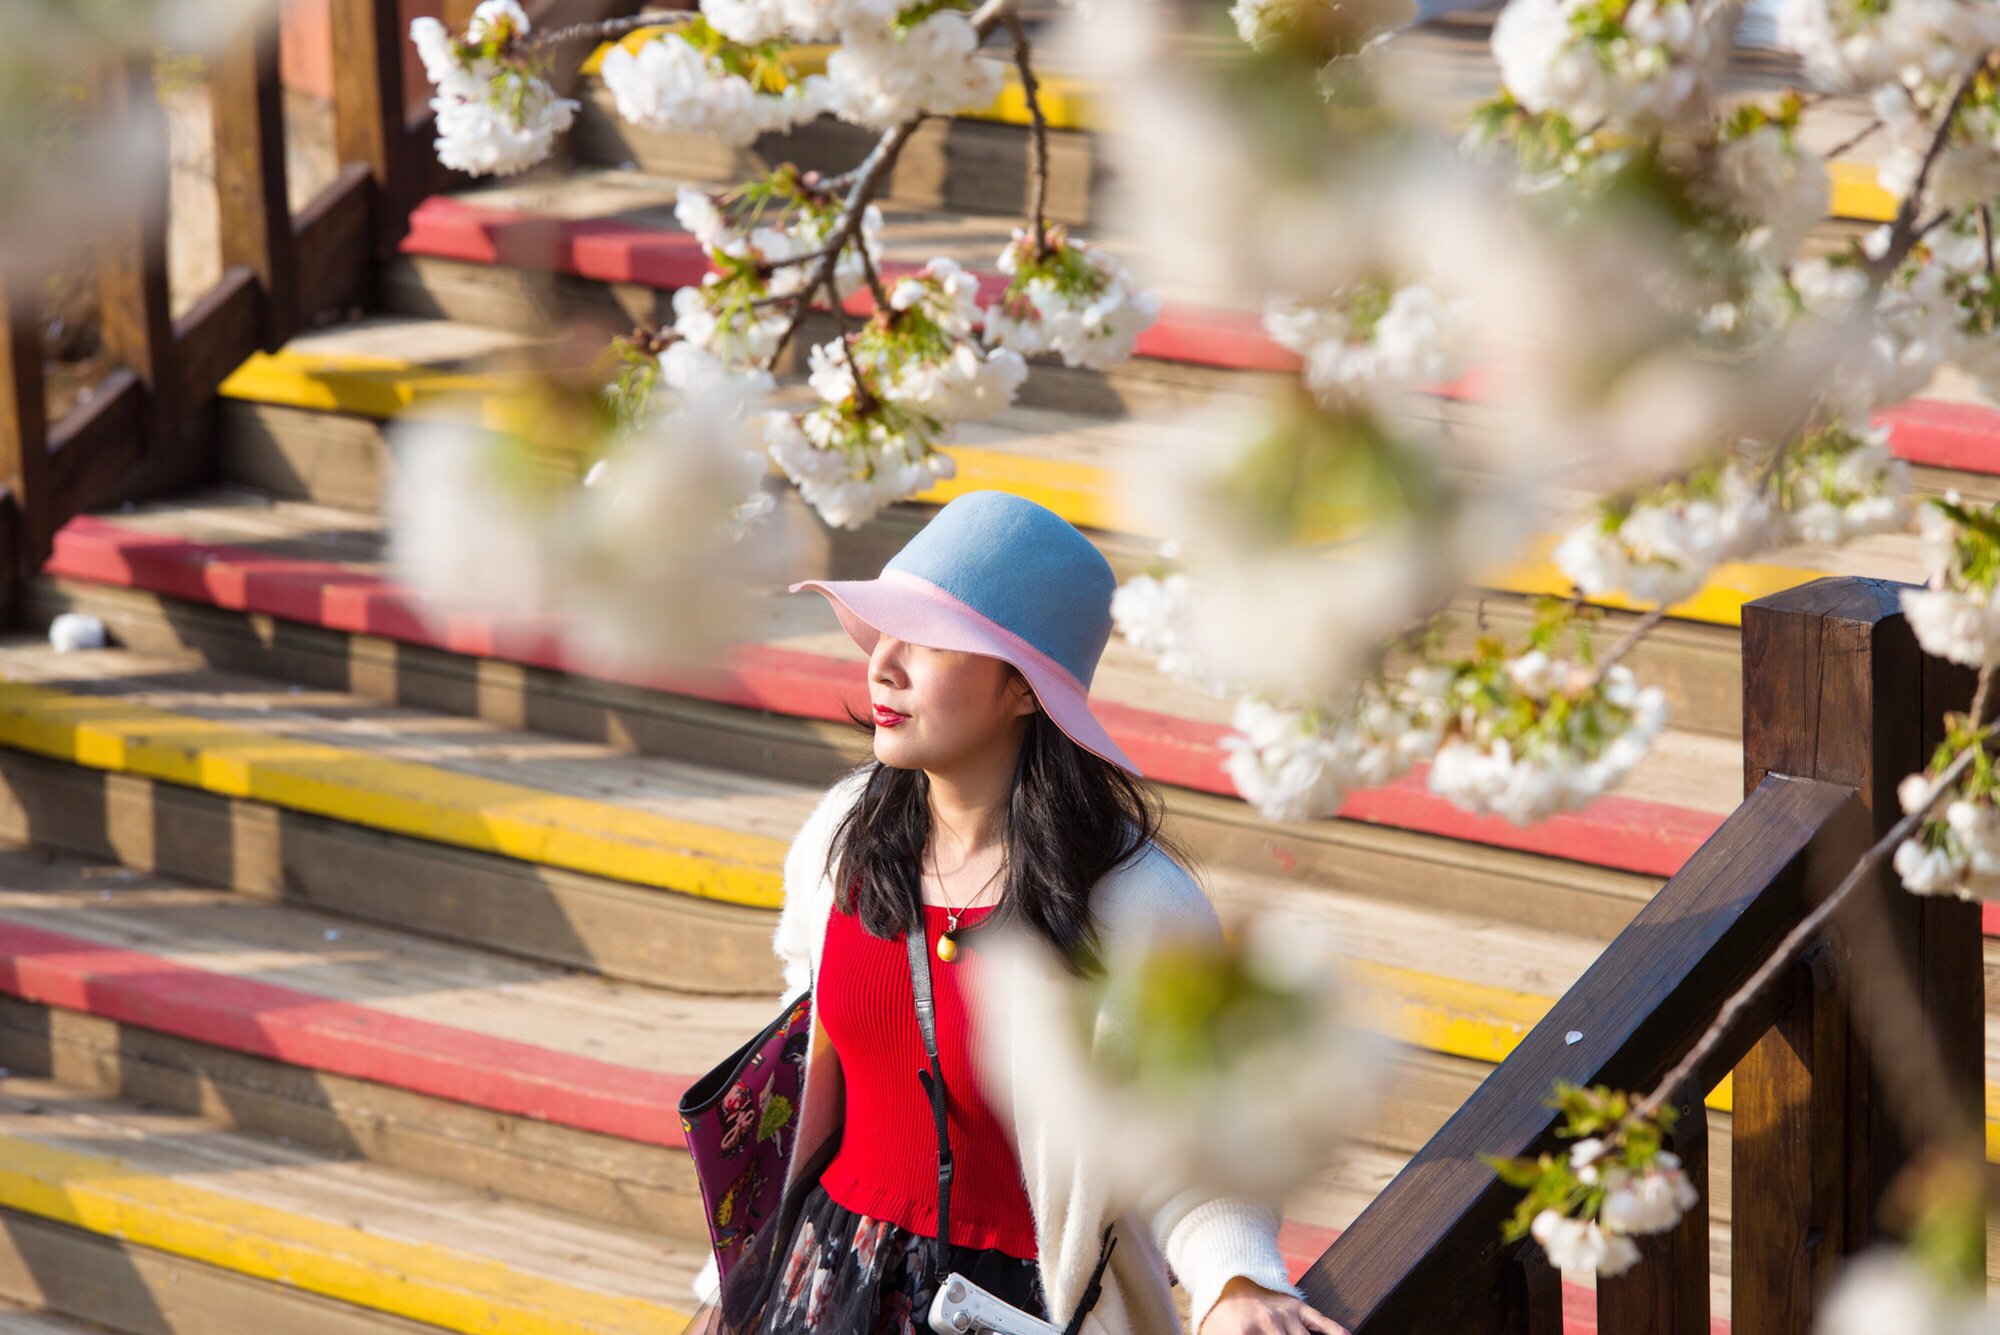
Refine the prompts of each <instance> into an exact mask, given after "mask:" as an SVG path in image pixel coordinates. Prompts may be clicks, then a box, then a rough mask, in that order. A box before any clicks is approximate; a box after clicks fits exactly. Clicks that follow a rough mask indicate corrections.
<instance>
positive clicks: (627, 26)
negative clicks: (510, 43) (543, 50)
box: [523, 10, 691, 47]
mask: <svg viewBox="0 0 2000 1335" xmlns="http://www.w3.org/2000/svg"><path fill="white" fill-rule="evenodd" d="M685 17H691V14H690V13H689V11H687V10H670V11H660V10H646V11H644V12H643V13H638V14H627V15H626V16H625V17H623V18H616V19H601V20H599V21H598V22H596V23H572V24H570V25H569V26H568V27H565V28H550V29H548V30H546V31H543V32H531V33H529V34H528V35H527V37H526V38H524V39H523V40H524V41H525V42H526V43H527V44H528V45H529V46H533V47H548V46H562V45H564V44H566V43H569V42H608V41H611V40H612V39H613V38H617V37H623V36H624V35H625V34H626V33H628V32H637V31H638V30H639V29H641V28H663V27H670V26H672V25H673V24H674V23H676V22H679V21H681V20H682V19H683V18H685Z"/></svg>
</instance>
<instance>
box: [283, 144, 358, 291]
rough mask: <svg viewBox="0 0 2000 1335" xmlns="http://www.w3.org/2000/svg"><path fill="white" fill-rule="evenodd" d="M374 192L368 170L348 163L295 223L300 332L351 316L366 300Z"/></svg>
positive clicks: (295, 259)
mask: <svg viewBox="0 0 2000 1335" xmlns="http://www.w3.org/2000/svg"><path fill="white" fill-rule="evenodd" d="M374 190H375V183H374V177H373V176H372V175H371V173H370V169H369V167H368V164H366V163H364V162H350V163H348V164H347V165H346V166H345V167H342V168H341V169H340V174H339V175H338V176H336V177H334V178H333V182H332V183H331V184H330V185H328V186H327V187H326V189H324V190H322V191H320V193H319V194H318V196H317V197H315V198H314V199H313V201H312V202H311V203H310V204H308V205H306V206H305V207H304V208H303V209H300V210H299V213H298V217H296V218H295V219H293V221H292V227H293V232H294V235H295V237H296V240H295V243H294V246H293V251H292V254H293V262H294V264H295V266H296V269H297V273H298V313H299V325H300V327H302V328H303V327H307V326H310V325H311V324H313V323H314V322H315V321H317V320H321V319H337V318H341V317H344V316H347V315H348V314H349V313H351V312H353V311H354V310H356V309H357V308H358V307H359V306H360V305H361V304H362V302H363V300H364V299H365V298H366V297H367V296H368V288H369V277H370V273H371V269H372V266H371V264H370V262H369V261H370V241H371V238H370V234H369V227H370V225H371V219H370V207H371V204H370V201H371V200H372V199H373V197H374Z"/></svg>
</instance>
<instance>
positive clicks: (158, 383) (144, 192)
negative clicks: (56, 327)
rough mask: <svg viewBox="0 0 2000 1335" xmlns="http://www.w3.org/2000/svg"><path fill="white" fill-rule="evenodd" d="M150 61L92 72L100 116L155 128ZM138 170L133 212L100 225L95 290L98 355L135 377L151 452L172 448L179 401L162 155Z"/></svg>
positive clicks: (142, 57) (136, 59) (147, 55)
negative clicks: (142, 174) (141, 174)
mask: <svg viewBox="0 0 2000 1335" xmlns="http://www.w3.org/2000/svg"><path fill="white" fill-rule="evenodd" d="M152 61H153V56H152V52H151V50H150V49H148V50H146V51H144V52H142V53H140V54H138V55H135V56H132V57H130V58H129V59H127V60H126V61H125V62H123V63H120V64H115V65H110V66H105V67H102V68H100V69H99V70H98V71H97V73H96V75H95V77H94V80H93V84H92V93H93V97H94V100H95V103H96V106H97V108H98V113H99V115H100V117H101V118H104V119H107V120H111V121H113V122H115V123H116V122H122V123H127V124H133V125H144V124H147V123H154V124H157V122H158V120H159V116H160V112H159V104H158V102H157V101H156V100H155V98H154V94H153V75H152ZM161 134H162V138H161V142H164V141H165V140H164V132H163V131H162V132H161ZM135 170H136V168H135ZM146 170H147V171H148V172H149V174H150V176H151V178H152V179H148V180H143V181H140V182H138V183H136V185H135V187H134V193H135V194H136V196H137V197H138V199H139V201H140V202H139V204H138V205H137V206H136V211H135V213H134V214H133V215H132V216H129V217H125V218H113V219H107V220H106V221H105V224H104V227H103V230H102V232H101V233H100V237H99V241H98V248H97V286H98V319H99V321H100V324H101V327H102V337H103V340H104V347H105V350H106V351H107V352H109V353H110V354H111V356H112V357H114V358H116V359H117V360H118V361H119V362H120V363H122V364H123V365H124V366H125V367H127V368H128V369H129V370H130V371H131V372H132V373H133V374H134V375H135V376H137V377H138V378H139V382H140V385H141V387H142V388H143V390H144V398H143V400H142V409H143V411H142V412H141V413H140V414H139V418H140V421H141V422H142V423H143V425H144V428H145V446H144V447H145V448H146V449H148V450H154V449H164V448H165V447H166V446H168V445H169V444H171V443H172V441H173V439H174V435H175V433H176V431H177V429H178V427H179V425H180V420H181V413H182V411H183V407H184V403H185V401H184V400H183V398H182V397H181V393H180V390H181V385H180V379H179V367H178V365H177V363H176V361H175V358H174V350H175V349H174V328H173V316H172V308H171V306H170V305H169V299H168V294H167V215H166V209H167V163H166V159H165V157H164V156H162V157H161V158H160V159H159V161H158V162H157V163H156V164H154V165H152V166H151V167H149V168H147V169H146Z"/></svg>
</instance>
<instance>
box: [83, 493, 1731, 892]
mask: <svg viewBox="0 0 2000 1335" xmlns="http://www.w3.org/2000/svg"><path fill="white" fill-rule="evenodd" d="M229 508H231V509H233V510H238V511H242V510H245V509H246V507H241V506H237V507H229ZM287 515H289V516H290V518H289V519H287V518H286V516H287ZM300 518H301V516H300V515H299V513H298V511H297V509H296V508H293V507H271V510H270V514H269V516H268V521H267V522H270V523H280V522H286V523H290V522H295V521H297V520H299V519H300ZM202 522H204V521H202V519H201V517H200V514H199V513H198V512H197V510H196V509H194V508H187V509H175V510H171V511H165V510H163V511H155V512H153V513H151V514H145V513H137V514H134V515H131V516H120V519H119V522H118V523H117V524H112V523H108V522H104V521H95V520H93V521H89V523H88V524H72V525H71V526H70V528H69V529H68V530H66V531H65V533H64V535H63V537H62V539H61V541H60V543H59V550H58V554H57V556H56V558H55V559H54V560H53V561H52V562H51V564H50V566H49V567H48V569H49V570H50V571H51V572H52V573H54V574H56V575H57V576H58V577H59V578H63V579H66V580H69V581H72V582H74V583H75V584H76V585H78V586H80V585H81V583H82V582H84V581H88V582H91V583H97V584H105V583H111V584H118V585H122V586H125V587H128V588H129V587H138V588H142V589H145V590H146V591H148V592H157V593H162V594H165V595H167V596H170V597H178V598H181V599H183V600H186V601H190V602H194V601H199V602H206V603H210V604H219V605H221V606H225V607H229V608H230V609H231V610H235V611H242V612H250V613H264V614H267V615H272V616H277V617H282V618H285V619H287V620H307V621H310V622H312V623H314V624H319V625H322V626H325V627H327V628H328V629H337V630H341V631H345V632H347V633H350V634H352V633H356V632H358V633H361V634H363V635H371V636H382V637H384V638H388V639H393V640H395V641H397V642H398V644H399V645H400V644H405V643H416V644H421V645H425V646H427V647H434V648H444V649H447V650H450V651H453V652H459V653H464V654H468V655H471V656H480V657H485V658H489V659H492V658H506V659H511V660H512V661H514V662H515V663H517V664H520V665H521V666H524V667H533V668H547V669H554V670H558V671H565V672H572V673H579V672H580V673H591V665H589V664H586V663H583V662H580V661H578V660H576V659H574V658H573V657H570V656H567V655H566V654H565V653H564V651H563V650H562V648H561V645H560V643H559V642H557V641H555V640H553V639H552V638H551V637H550V635H549V634H548V633H547V632H548V628H547V627H546V626H544V625H532V624H531V625H518V624H515V625H508V624H500V623H493V624H487V623H481V622H478V621H477V619H470V618H455V619H454V620H453V621H452V622H451V623H450V624H449V625H446V626H443V627H439V626H437V625H436V624H435V623H434V621H431V620H427V619H426V618H424V617H423V616H422V615H421V610H422V609H421V604H420V603H419V602H417V601H415V600H413V599H411V598H410V597H409V596H408V595H407V594H406V593H404V592H402V591H400V590H398V589H397V588H396V587H395V586H393V585H390V584H387V583H386V582H383V581H381V580H379V578H378V577H376V576H374V575H373V574H372V573H370V572H368V571H367V570H366V569H365V567H357V566H355V565H352V564H343V563H339V562H332V561H310V560H306V559H304V558H295V557H290V556H275V557H269V556H265V555H263V554H261V553H259V552H258V551H256V550H254V549H251V548H247V547H243V546H240V545H233V544H232V545H223V544H217V543H203V542H198V541H193V540H190V539H187V538H183V537H180V536H178V535H175V534H171V533H170V532H169V530H170V529H175V528H178V529H187V528H191V527H192V528H195V530H196V531H197V532H201V531H207V530H203V529H201V528H200V527H199V525H200V523H202ZM244 522H249V521H246V520H243V519H241V518H239V517H232V519H231V523H232V524H240V523H244ZM343 522H348V523H350V524H351V519H350V518H349V517H345V516H344V517H343ZM142 524H150V525H152V527H151V528H150V529H146V528H142V527H141V525H142ZM329 531H331V530H329ZM351 531H352V529H351V527H350V528H348V529H344V530H341V532H343V533H345V532H351ZM239 532H240V530H239ZM336 541H342V542H344V541H347V539H346V538H337V539H336ZM328 545H330V544H328ZM296 549H297V548H296V547H293V548H291V550H296ZM78 591H79V592H80V587H79V590H78ZM762 610H763V611H767V612H768V614H769V618H768V620H764V621H760V623H759V626H758V628H757V629H756V631H755V638H754V639H753V641H752V642H751V643H750V644H748V645H746V646H744V647H742V648H740V649H738V650H737V651H736V652H735V653H733V654H732V655H731V657H730V658H729V660H728V661H727V664H726V666H724V667H723V668H721V669H717V668H714V667H701V666H676V665H672V664H665V663H663V664H662V666H661V667H660V668H659V669H657V670H652V671H647V672H644V673H625V674H618V675H617V676H615V677H614V679H615V680H619V681H620V682H621V684H624V685H629V686H638V687H641V688H646V689H651V690H655V691H664V692H668V693H672V694H676V695H681V696H688V697H693V698H696V699H704V700H707V701H709V702H711V703H714V704H721V705H733V706H738V707H749V708H755V709H760V710H765V711H770V712H774V713H784V714H788V715H791V716H793V717H800V718H808V719H818V720H825V721H844V720H845V719H846V717H847V707H848V705H849V704H851V703H853V702H854V701H856V700H857V699H859V698H860V688H861V682H860V671H861V661H860V655H859V653H858V651H857V650H856V649H855V648H854V646H853V644H852V642H851V641H849V640H848V639H847V638H846V636H845V635H844V634H843V633H842V632H840V631H839V630H838V629H837V628H836V625H835V623H834V620H833V617H832V615H831V613H830V611H828V610H827V609H826V608H825V607H824V606H823V605H819V604H816V603H814V602H813V601H812V600H810V599H806V598H796V597H785V598H782V599H778V600H774V601H773V602H772V603H771V604H770V605H769V606H768V608H765V609H762ZM592 675H596V674H595V673H592ZM605 675H612V674H608V673H607V674H605ZM1100 683H1101V685H1100V691H1099V695H1100V698H1101V700H1102V709H1103V710H1104V714H1105V718H1106V721H1107V724H1108V726H1110V728H1111V730H1112V732H1113V734H1114V735H1115V736H1118V737H1119V739H1120V741H1121V744H1123V745H1124V746H1125V747H1126V749H1127V751H1128V753H1130V754H1133V755H1134V756H1135V758H1137V760H1138V762H1139V764H1140V765H1141V767H1142V768H1144V769H1145V770H1146V771H1147V772H1148V773H1149V774H1151V775H1152V776H1153V777H1155V778H1156V779H1158V780H1160V781H1162V782H1165V783H1170V784H1174V785H1176V786H1179V787H1185V788H1189V789H1193V790H1195V791H1197V792H1204V793H1211V794H1216V795H1230V794H1232V793H1233V790H1232V788H1231V786H1230V785H1229V783H1228V780H1227V776H1226V775H1225V774H1223V772H1222V771H1221V769H1220V764H1221V752H1220V750H1219V749H1218V739H1219V738H1220V736H1221V735H1222V733H1223V732H1224V731H1225V729H1226V723H1227V719H1226V715H1225V714H1224V713H1223V712H1222V710H1223V707H1222V705H1221V704H1220V703H1219V702H1216V701H1214V700H1211V699H1209V698H1207V697H1205V696H1202V695H1200V694H1198V693H1195V692H1191V691H1188V690H1185V689H1183V688H1178V687H1176V686H1174V684H1173V683H1170V682H1168V681H1166V680H1165V679H1163V678H1161V677H1160V676H1159V674H1158V673H1156V672H1154V671H1153V670H1152V668H1151V666H1150V665H1149V664H1148V663H1146V662H1145V661H1144V660H1143V659H1142V658H1141V656H1139V655H1137V654H1136V653H1134V652H1133V651H1132V650H1130V649H1129V648H1127V647H1125V646H1124V645H1122V643H1121V644H1115V645H1114V646H1113V647H1112V649H1111V650H1110V651H1109V652H1108V653H1107V657H1106V660H1105V665H1104V668H1103V670H1102V672H1101V674H1100ZM600 735H603V734H600ZM1677 736H1678V737H1679V740H1677V741H1676V742H1674V743H1672V744H1670V745H1668V746H1663V747H1662V748H1660V757H1661V758H1660V759H1658V760H1656V761H1654V762H1651V763H1652V764H1654V766H1655V768H1654V769H1653V770H1651V771H1648V773H1651V774H1657V775H1659V776H1660V787H1659V789H1658V791H1657V792H1653V793H1649V792H1648V791H1647V785H1648V784H1649V783H1651V782H1652V781H1651V780H1650V779H1637V780H1635V781H1634V782H1635V786H1634V787H1633V788H1631V789H1630V790H1628V791H1629V795H1619V794H1614V795H1611V796H1609V797H1606V798H1603V799H1600V801H1599V802H1597V803H1595V804H1593V805H1592V806H1591V807H1589V808H1587V809H1586V810H1585V811H1584V812H1580V813H1573V814H1569V815H1565V816H1559V817H1557V818H1555V819H1554V820H1552V821H1550V822H1548V823H1546V824H1544V825H1541V826H1536V827H1532V828H1529V829H1517V828H1515V827H1512V826H1508V825H1506V824H1505V823H1504V822H1500V821H1495V820H1487V819H1476V818H1472V817H1468V816H1465V815H1463V814H1462V813H1459V812H1458V811H1456V809H1455V808H1452V807H1450V806H1449V804H1447V803H1444V802H1443V801H1441V800H1440V799H1437V798H1434V797H1432V796H1430V795H1429V794H1428V793H1427V792H1425V791H1424V790H1423V789H1422V788H1421V786H1420V785H1419V784H1418V783H1417V782H1416V781H1415V780H1410V781H1405V782H1403V783H1401V784H1398V785H1392V786H1390V787H1389V788H1386V789H1382V790H1377V791H1374V792H1371V793H1363V794H1357V795H1356V796H1355V797H1354V798H1353V799H1351V801H1350V805H1349V807H1348V808H1347V811H1348V814H1350V815H1353V816H1356V817H1358V818H1364V819H1368V820H1371V821H1375V822H1377V823H1383V824H1390V825H1394V826H1397V827H1399V828H1404V829H1411V830H1416V831H1420V832H1423V833H1431V834H1442V835H1447V836H1450V837H1455V838H1470V839H1475V840H1478V841H1480V842H1483V843H1488V844H1492V845H1497V846H1500V847H1505V848H1512V849H1517V850H1521V851H1526V852H1536V853H1544V854H1555V855H1557V856H1570V855H1575V854H1578V853H1586V854H1587V858H1586V860H1588V861H1591V862H1594V863H1596V864H1597V865H1601V866H1608V867H1614V868H1617V869H1620V870H1625V871H1636V872H1640V873H1644V874H1649V875H1656V876H1657V875H1666V874H1670V873H1671V872H1672V871H1673V870H1674V869H1675V868H1677V867H1678V866H1679V865H1680V862H1681V861H1682V860H1683V859H1684V858H1685V856H1686V854H1687V853H1688V852H1690V851H1691V850H1692V849H1693V847H1694V846H1695V845H1696V844H1698V843H1699V842H1700V841H1701V840H1702V839H1703V838H1705V837H1706V836H1707V834H1708V833H1709V832H1710V831H1712V830H1713V829H1714V827H1715V826H1716V824H1718V823H1719V821H1720V817H1721V815H1722V814H1723V813H1725V812H1726V811H1728V810H1729V809H1731V808H1732V807H1733V806H1734V803H1735V801H1736V791H1735V786H1734V781H1733V780H1732V779H1731V778H1730V771H1731V770H1732V769H1733V768H1734V767H1735V765H1736V764H1737V762H1736V761H1735V760H1734V759H1732V758H1731V754H1730V747H1731V746H1732V745H1733V743H1731V742H1729V741H1727V740H1726V739H1724V738H1722V737H1718V736H1712V735H1704V734H1699V733H1692V732H1690V733H1686V734H1679V735H1677ZM621 740H622V739H621ZM834 759H835V758H834V757H829V760H830V761H831V760H834ZM1233 802H1234V800H1233V797H1232V803H1233ZM1234 805H1235V807H1236V809H1238V810H1240V809H1241V808H1240V803H1235V804H1234ZM1320 824H1323V823H1312V824H1311V825H1310V826H1301V827H1282V826H1271V827H1269V828H1271V829H1273V830H1276V829H1300V830H1303V829H1307V828H1313V829H1316V828H1318V826H1319V825H1320ZM1586 835H1587V838H1585V837H1584V836H1586Z"/></svg>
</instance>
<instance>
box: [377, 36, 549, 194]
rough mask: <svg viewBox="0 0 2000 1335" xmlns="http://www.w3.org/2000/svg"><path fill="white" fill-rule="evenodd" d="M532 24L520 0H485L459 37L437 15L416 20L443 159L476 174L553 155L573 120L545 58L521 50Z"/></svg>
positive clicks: (510, 169)
mask: <svg viewBox="0 0 2000 1335" xmlns="http://www.w3.org/2000/svg"><path fill="white" fill-rule="evenodd" d="M529 29H530V25H529V22H528V16H527V14H526V13H525V12H523V11H522V9H521V6H520V5H519V4H518V3H516V0H482V3H481V4H480V6H479V7H478V8H477V9H475V10H473V12H472V19H471V21H470V22H469V23H468V24H467V26H466V31H465V35H464V36H463V37H462V38H454V37H452V36H451V34H450V33H449V32H448V31H447V30H446V29H445V26H444V25H443V24H442V23H439V22H438V21H437V20H436V19H433V18H419V19H414V20H412V21H411V23H410V40H411V41H412V42H413V43H414V44H415V46H416V48H417V55H418V56H419V58H420V59H422V61H423V64H424V72H425V74H426V75H428V76H429V78H430V81H431V83H432V84H433V85H435V86H436V88H437V94H436V95H435V96H434V97H432V98H431V110H432V111H433V112H434V113H435V114H436V117H437V122H436V123H437V140H436V144H435V147H436V149H437V155H438V161H440V162H442V163H443V164H444V165H445V166H447V167H450V168H453V169H454V170H457V171H462V172H466V173H468V174H470V175H473V176H485V175H499V176H507V175H511V174H513V173H515V172H520V171H525V170H526V169H528V168H529V167H532V166H534V165H535V164H536V163H538V162H540V161H541V160H542V159H544V158H546V157H547V156H548V155H549V152H550V150H551V149H553V148H554V147H555V140H556V136H558V135H560V134H562V133H563V132H564V131H565V130H567V129H569V127H570V125H571V124H572V123H573V122H574V121H575V119H576V112H577V103H576V102H574V101H573V100H571V99H569V98H565V97H558V96H557V95H556V91H555V89H554V87H552V86H551V85H550V83H549V82H548V79H547V78H546V77H545V76H544V74H543V72H542V70H541V68H540V65H539V63H538V62H537V61H535V60H534V59H533V58H532V57H531V56H529V55H526V54H523V53H521V52H520V51H519V49H518V42H517V39H518V38H520V37H522V36H525V35H526V34H527V33H528V31H529Z"/></svg>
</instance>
